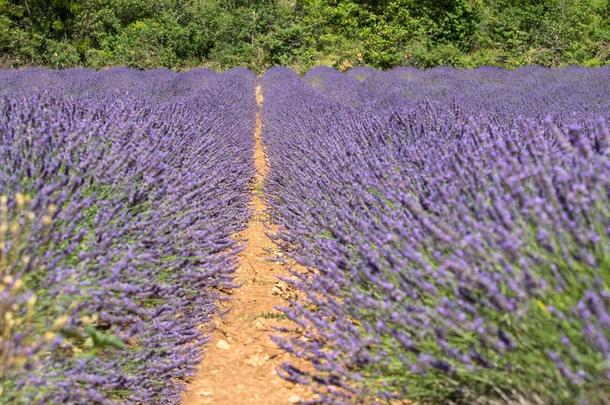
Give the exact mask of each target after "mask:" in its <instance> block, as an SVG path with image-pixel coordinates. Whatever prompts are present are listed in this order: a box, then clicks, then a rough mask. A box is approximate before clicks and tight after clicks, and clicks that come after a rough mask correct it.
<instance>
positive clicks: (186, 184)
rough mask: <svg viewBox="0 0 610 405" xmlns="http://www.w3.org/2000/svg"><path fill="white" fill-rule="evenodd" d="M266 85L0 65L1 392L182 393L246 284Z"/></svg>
mask: <svg viewBox="0 0 610 405" xmlns="http://www.w3.org/2000/svg"><path fill="white" fill-rule="evenodd" d="M254 81H255V76H254V75H253V74H252V73H251V72H249V71H247V70H239V69H238V70H232V71H228V72H226V73H223V74H217V73H214V72H211V71H207V70H199V71H192V72H188V73H181V74H178V73H172V72H169V71H165V70H159V71H152V72H136V71H131V70H127V69H120V68H119V69H111V70H108V71H104V72H94V71H89V70H79V69H74V70H70V71H49V70H35V69H31V70H23V71H1V72H0V83H2V91H1V93H2V94H3V95H2V98H1V99H0V195H1V196H2V197H0V211H1V212H0V216H2V218H1V219H2V220H1V221H0V228H1V229H0V242H1V245H2V246H1V247H2V251H1V252H0V262H1V267H0V272H1V275H0V278H1V279H2V283H1V284H0V311H2V313H1V315H3V319H5V320H6V319H9V320H10V322H5V323H4V324H3V326H4V327H5V328H4V329H5V331H8V332H7V335H6V336H5V338H4V339H3V340H2V341H1V347H0V349H1V350H0V355H2V356H3V358H4V359H6V361H5V362H3V366H2V368H1V370H0V371H1V374H2V375H1V377H2V378H1V381H2V384H1V386H0V387H1V389H0V398H2V400H1V401H0V402H3V403H24V404H26V403H27V404H30V403H75V404H76V403H82V404H85V403H86V404H90V403H108V404H111V403H147V404H155V403H159V404H168V403H178V402H179V399H180V395H181V392H182V390H183V389H184V383H185V381H188V379H189V378H190V376H191V375H192V374H193V373H194V371H195V368H196V366H197V364H198V362H199V360H200V355H201V352H200V351H201V349H200V348H201V346H202V343H204V342H205V341H206V339H207V337H206V336H205V335H204V334H203V333H202V331H201V328H200V327H201V326H202V325H205V324H206V323H207V322H209V321H210V320H211V319H212V317H213V316H214V315H215V314H216V311H217V307H216V305H217V302H218V301H219V300H222V299H224V296H223V294H222V291H225V290H226V289H229V288H232V282H231V273H232V272H233V271H234V269H235V266H236V259H235V256H234V254H235V252H236V250H237V249H239V246H238V245H237V244H236V243H235V242H234V241H233V240H232V239H231V235H232V234H234V233H235V232H237V231H239V230H240V229H241V227H242V226H243V224H244V223H245V222H246V219H247V217H248V201H249V197H248V195H249V194H248V184H249V181H250V180H251V179H252V176H253V172H254V165H253V161H252V149H253V140H252V131H253V129H254V116H255V110H256V105H255V100H254ZM7 314H10V315H7Z"/></svg>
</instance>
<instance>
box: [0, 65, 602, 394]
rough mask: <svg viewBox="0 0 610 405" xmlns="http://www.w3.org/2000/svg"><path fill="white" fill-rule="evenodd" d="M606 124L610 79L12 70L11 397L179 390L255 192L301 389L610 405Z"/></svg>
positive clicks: (546, 74)
mask: <svg viewBox="0 0 610 405" xmlns="http://www.w3.org/2000/svg"><path fill="white" fill-rule="evenodd" d="M257 85H260V86H262V94H263V95H264V103H263V104H262V117H258V116H257V104H256V101H255V87H256V86H257ZM257 117H258V118H257ZM257 119H262V125H263V127H262V143H263V146H264V153H265V159H266V161H267V162H268V165H269V173H268V174H266V177H265V181H264V187H262V188H261V189H258V188H257V187H255V186H254V184H253V179H254V176H255V164H254V156H253V151H254V148H255V140H254V137H253V132H254V129H255V125H256V121H257ZM609 128H610V69H609V68H599V69H585V68H576V67H570V68H561V69H546V68H539V67H528V68H522V69H518V70H516V71H507V70H503V69H497V68H479V69H476V70H457V69H449V68H435V69H431V70H417V69H412V68H397V69H393V70H389V71H385V72H383V71H377V70H373V69H368V68H354V69H352V70H350V71H348V72H346V73H340V72H338V71H336V70H334V69H331V68H323V67H320V68H315V69H312V70H310V71H309V72H308V73H307V74H305V76H303V77H300V76H298V75H297V74H295V73H294V72H293V71H291V70H289V69H287V68H273V69H270V70H269V71H267V73H266V74H265V75H264V76H262V77H260V78H257V77H256V76H255V75H254V74H253V73H251V72H249V71H247V70H245V69H234V70H230V71H227V72H224V73H215V72H213V71H209V70H193V71H190V72H185V73H173V72H170V71H167V70H153V71H145V72H142V71H132V70H128V69H123V68H114V69H110V70H106V71H100V72H96V71H90V70H84V69H70V70H63V71H51V70H43V69H27V70H19V71H8V70H6V71H0V272H1V275H0V277H1V279H0V326H1V329H2V336H1V340H0V360H1V362H0V382H1V385H0V403H7V404H13V403H15V404H22V403H23V404H30V403H53V404H54V403H57V404H63V403H75V404H89V403H102V404H123V403H127V404H132V403H133V404H149V403H150V404H174V403H180V401H181V397H182V393H183V392H184V390H185V387H186V386H187V385H188V383H189V381H191V379H192V378H193V376H194V374H195V370H196V367H197V365H198V364H199V362H200V360H201V357H202V355H203V354H204V353H205V351H206V345H205V344H206V342H208V340H209V339H210V334H209V330H210V328H211V324H212V320H213V319H214V317H215V316H217V315H218V314H219V312H220V309H219V308H220V307H219V304H220V303H222V302H224V301H226V300H227V299H228V298H230V295H228V294H227V292H228V291H231V290H234V289H235V288H239V287H240V286H239V284H238V283H235V282H234V280H233V274H234V272H235V271H236V269H237V268H238V259H237V258H238V254H239V251H240V249H242V248H243V246H242V245H243V244H242V243H240V241H239V240H237V239H236V238H235V237H234V235H235V234H236V233H238V232H240V231H241V230H243V229H244V228H245V227H246V223H247V222H248V219H249V218H250V216H251V212H252V211H251V209H249V206H248V203H249V201H250V198H251V195H252V194H253V193H259V194H260V195H262V196H263V198H264V200H265V201H266V203H267V206H268V212H269V216H270V219H271V222H272V223H273V224H274V225H276V226H277V229H278V231H277V232H275V233H274V234H273V235H272V237H273V239H274V241H275V242H276V243H277V245H278V249H280V250H281V251H282V253H283V255H284V256H285V257H286V261H287V263H288V262H289V261H290V260H292V261H294V264H297V263H298V264H299V265H300V266H298V267H297V266H292V268H293V271H292V274H293V276H294V277H293V278H292V279H291V280H288V281H287V282H288V284H290V285H291V288H292V289H294V290H295V291H296V293H295V294H294V295H293V296H291V297H289V299H288V300H287V301H286V303H285V306H284V308H283V309H282V311H283V316H284V317H287V318H288V319H290V320H292V321H293V322H294V324H295V325H297V329H298V330H299V331H300V333H299V334H297V335H295V334H294V333H292V332H291V333H283V332H282V331H281V330H277V331H276V332H275V333H274V340H275V341H276V343H277V344H278V345H279V346H280V347H281V348H282V349H283V350H284V351H285V352H288V353H290V354H291V355H292V356H293V358H294V359H298V361H299V364H307V365H308V367H301V366H300V365H299V364H297V363H296V362H294V363H291V362H288V363H285V364H283V366H282V367H281V369H280V370H279V371H278V372H279V374H280V375H281V376H282V377H283V378H285V379H287V380H289V381H292V382H294V383H296V384H298V385H302V386H306V387H307V388H308V389H309V390H310V392H311V394H312V396H311V399H310V400H309V399H308V400H305V399H304V400H303V402H308V403H321V404H322V403H323V404H360V403H363V404H377V403H378V404H384V403H388V404H398V403H405V404H406V403H432V404H445V403H457V404H475V403H481V404H488V403H489V404H512V403H522V404H574V403H582V404H604V403H610V209H609V201H610V130H609ZM202 325H208V326H210V327H208V328H202V327H201V326H202ZM205 364H206V363H205V358H204V359H203V361H202V363H201V367H205ZM202 403H203V402H202ZM236 403H246V402H236Z"/></svg>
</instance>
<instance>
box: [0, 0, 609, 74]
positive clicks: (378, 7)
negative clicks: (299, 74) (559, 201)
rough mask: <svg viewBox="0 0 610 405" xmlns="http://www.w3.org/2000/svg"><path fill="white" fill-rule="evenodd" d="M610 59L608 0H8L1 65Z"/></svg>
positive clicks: (468, 63)
mask: <svg viewBox="0 0 610 405" xmlns="http://www.w3.org/2000/svg"><path fill="white" fill-rule="evenodd" d="M609 63H610V0H250V1H247V0H186V1H184V0H78V1H76V0H0V64H2V65H4V66H12V67H16V66H27V65H42V66H50V67H70V66H88V67H94V68H101V67H105V66H111V65H127V66H131V67H135V68H141V69H146V68H153V67H168V68H173V69H185V68H189V67H193V66H209V67H213V68H217V69H225V68H229V67H234V66H246V67H249V68H251V69H254V70H256V71H262V70H264V69H266V68H268V67H270V66H274V65H288V66H292V67H294V68H296V69H297V70H299V71H304V70H306V69H308V68H310V67H312V66H315V65H320V64H323V65H330V66H335V67H337V68H341V69H345V68H349V67H352V66H358V65H368V66H374V67H378V68H390V67H393V66H398V65H411V66H418V67H424V68H426V67H432V66H437V65H450V66H459V67H474V66H480V65H493V66H503V67H507V68H513V67H517V66H522V65H526V64H538V65H543V66H560V65H567V64H580V65H585V66H599V65H604V64H609Z"/></svg>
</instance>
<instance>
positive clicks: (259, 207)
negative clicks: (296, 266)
mask: <svg viewBox="0 0 610 405" xmlns="http://www.w3.org/2000/svg"><path fill="white" fill-rule="evenodd" d="M256 100H257V104H258V113H257V117H256V129H255V131H254V137H255V141H256V143H255V149H254V161H255V165H256V173H257V174H256V177H255V183H254V185H253V190H252V199H251V207H252V215H251V217H250V220H249V222H248V224H247V227H246V229H245V230H244V231H243V232H241V233H240V234H239V235H236V238H237V239H238V240H243V241H244V242H245V249H244V250H243V251H242V252H241V253H240V255H239V261H240V265H239V268H238V269H237V272H236V274H235V282H236V283H237V284H238V285H240V287H239V288H236V289H235V290H234V291H233V292H232V299H231V301H229V303H228V304H227V305H228V308H227V309H229V313H228V314H227V315H226V316H225V317H224V318H218V319H217V320H216V328H215V330H214V332H213V335H212V339H211V341H210V342H209V343H208V344H207V345H206V347H205V348H204V357H203V359H202V361H201V364H200V367H199V370H198V372H197V374H196V376H195V377H194V379H193V381H192V382H191V383H190V384H189V386H188V387H187V390H186V392H185V395H184V397H183V401H182V404H183V405H198V404H220V405H223V404H231V405H239V404H249V405H259V404H265V405H275V404H290V403H298V402H300V401H301V400H303V399H306V398H308V397H309V395H308V392H307V390H306V389H305V388H304V387H302V386H297V385H295V384H292V383H290V382H288V381H285V380H283V379H281V378H280V377H279V376H278V375H277V373H276V369H277V368H278V367H279V365H280V364H281V363H283V362H286V361H289V362H291V363H292V364H297V365H299V366H301V365H300V364H299V361H298V360H297V359H295V358H292V357H291V356H290V355H289V354H287V353H285V352H284V351H283V350H281V349H280V348H279V347H277V346H276V345H275V343H273V342H272V341H271V339H270V335H272V334H273V333H274V331H273V330H272V328H273V327H275V326H283V327H287V328H292V329H294V332H295V334H298V333H299V331H298V329H296V326H295V325H294V324H293V323H292V322H290V321H288V320H285V319H282V315H281V313H280V312H278V311H277V310H276V309H275V307H277V306H285V305H286V301H285V299H286V297H287V296H290V294H293V292H291V291H290V290H289V287H288V285H286V283H284V282H282V281H279V280H278V277H287V276H289V272H288V265H286V264H282V263H278V262H277V261H275V262H274V261H273V259H274V256H279V255H281V253H279V249H278V247H277V246H276V245H275V244H274V243H273V241H272V240H271V239H270V238H269V237H268V236H267V233H273V232H275V227H274V226H273V224H271V223H270V221H269V217H268V215H267V213H266V208H267V206H266V204H265V200H264V196H263V191H262V190H263V187H262V186H263V184H264V182H265V177H266V175H267V172H268V165H267V161H266V158H265V151H264V148H263V143H262V129H263V120H262V103H263V94H262V89H261V87H260V86H257V88H256ZM304 368H306V367H304Z"/></svg>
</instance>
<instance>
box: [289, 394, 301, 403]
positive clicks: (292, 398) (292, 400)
mask: <svg viewBox="0 0 610 405" xmlns="http://www.w3.org/2000/svg"><path fill="white" fill-rule="evenodd" d="M301 401H302V399H301V397H300V396H298V395H294V394H293V395H291V396H290V398H288V402H290V403H291V404H298V403H299V402H301Z"/></svg>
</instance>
